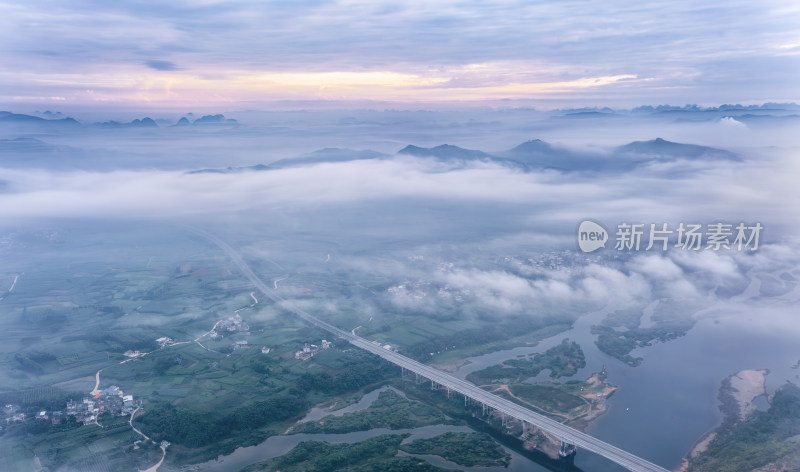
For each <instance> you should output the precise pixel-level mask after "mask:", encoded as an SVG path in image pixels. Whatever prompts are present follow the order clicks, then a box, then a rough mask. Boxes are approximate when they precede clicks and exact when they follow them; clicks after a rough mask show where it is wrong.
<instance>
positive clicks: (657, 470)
mask: <svg viewBox="0 0 800 472" xmlns="http://www.w3.org/2000/svg"><path fill="white" fill-rule="evenodd" d="M193 231H195V232H196V233H198V234H200V235H201V236H203V237H204V238H206V239H208V240H210V241H212V242H213V243H214V244H216V245H217V246H219V247H220V248H221V249H222V250H223V251H225V253H226V254H227V255H228V256H229V257H230V258H231V260H232V261H233V263H234V264H236V266H237V267H238V268H239V270H241V271H242V273H243V274H244V275H245V276H246V277H247V278H248V279H250V281H251V282H252V283H253V285H255V286H256V288H258V289H259V290H260V291H261V292H262V293H263V294H264V295H265V296H267V297H268V298H270V299H271V300H273V301H274V302H276V303H282V304H283V302H285V300H284V299H283V298H282V297H281V296H280V295H278V294H277V293H275V291H274V290H272V289H271V288H270V287H268V286H267V285H266V284H265V283H264V282H262V281H261V279H260V278H258V276H257V275H256V274H255V273H254V272H253V271H252V270H251V269H250V266H248V265H247V263H245V262H244V260H243V259H242V257H241V256H240V255H239V253H238V252H236V251H235V250H234V249H233V248H232V247H231V246H230V245H228V244H227V243H226V242H225V241H223V240H221V239H219V238H218V237H216V236H214V235H212V234H209V233H206V232H205V231H201V230H197V229H193ZM283 307H284V308H285V309H287V310H289V311H291V312H292V313H294V314H296V315H297V316H299V317H300V318H302V319H304V320H305V321H307V322H309V323H311V324H313V325H315V326H318V327H319V328H322V329H324V330H325V331H328V332H330V333H332V334H335V335H336V336H339V337H340V338H343V339H346V340H347V341H349V342H350V343H351V344H353V345H355V346H357V347H360V348H361V349H364V350H365V351H369V352H371V353H373V354H375V355H378V356H380V357H382V358H383V359H386V360H387V361H389V362H391V363H393V364H395V365H398V366H400V367H403V368H405V369H408V370H410V371H411V372H414V373H416V374H419V375H421V376H423V377H425V378H427V379H429V380H431V381H432V382H435V383H437V384H439V385H441V386H443V387H445V388H448V389H450V390H452V391H455V392H458V393H460V394H462V395H464V396H465V397H469V398H471V399H473V400H476V401H478V402H480V403H483V404H484V405H486V406H488V407H491V408H494V409H495V410H498V411H500V412H502V413H505V414H506V415H508V416H511V417H513V418H516V419H518V420H520V421H524V422H526V423H528V424H531V425H533V426H536V427H537V428H539V429H541V430H543V431H545V432H547V433H549V434H551V435H553V436H555V437H556V438H558V439H560V440H562V441H564V442H566V443H569V444H574V445H575V446H578V447H580V448H583V449H586V450H587V451H592V452H594V453H596V454H599V455H601V456H603V457H605V458H607V459H609V460H611V461H613V462H616V463H617V464H619V465H621V466H622V467H625V468H626V469H628V470H632V471H634V472H668V471H667V469H664V468H663V467H660V466H658V465H656V464H653V463H652V462H648V461H646V460H644V459H642V458H641V457H639V456H636V455H634V454H631V453H629V452H626V451H623V450H622V449H619V448H618V447H615V446H612V445H611V444H608V443H606V442H604V441H601V440H599V439H597V438H595V437H593V436H590V435H588V434H586V433H583V432H581V431H578V430H576V429H573V428H571V427H569V426H566V425H563V424H561V423H559V422H558V421H555V420H553V419H550V418H548V417H546V416H544V415H541V414H539V413H536V412H534V411H531V410H529V409H527V408H525V407H523V406H521V405H518V404H516V403H514V402H511V401H509V400H506V399H505V398H502V397H498V396H497V395H494V394H492V393H489V392H487V391H485V390H483V389H481V388H478V387H476V386H475V385H473V384H471V383H469V382H466V381H464V380H461V379H459V378H456V377H453V376H452V375H450V374H448V373H446V372H442V371H440V370H439V369H436V368H434V367H431V366H429V365H425V364H422V363H420V362H417V361H415V360H413V359H410V358H408V357H406V356H403V355H402V354H398V353H396V352H393V351H390V350H388V349H384V348H382V347H381V346H378V345H376V344H373V343H372V342H370V341H368V340H366V339H364V338H361V337H359V336H356V335H355V334H353V333H350V332H347V331H345V330H342V329H339V328H337V327H336V326H333V325H332V324H329V323H326V322H324V321H322V320H320V319H319V318H317V317H315V316H313V315H311V314H309V313H307V312H305V311H303V310H301V309H300V308H297V307H295V306H291V305H289V304H283Z"/></svg>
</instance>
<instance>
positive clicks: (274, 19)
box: [0, 0, 800, 105]
mask: <svg viewBox="0 0 800 472" xmlns="http://www.w3.org/2000/svg"><path fill="white" fill-rule="evenodd" d="M0 13H2V14H0V18H2V20H0V42H2V44H4V45H5V47H4V48H3V51H2V53H0V54H2V59H3V63H4V64H5V65H6V67H5V68H4V71H3V72H2V73H0V88H1V89H2V90H4V91H5V93H4V95H3V97H2V98H0V99H2V100H4V101H12V100H14V97H19V98H20V99H23V101H25V100H27V101H30V100H31V99H32V98H35V97H42V100H46V97H52V96H60V97H65V99H66V100H67V101H69V102H73V103H75V102H79V103H93V102H95V101H97V100H101V101H113V102H123V103H136V102H142V101H150V102H156V103H158V102H164V103H170V104H172V105H175V104H186V103H196V102H198V101H200V102H205V103H211V102H215V103H229V102H253V101H258V100H275V99H281V98H306V99H315V98H325V99H341V98H350V99H352V98H353V97H355V96H360V97H361V98H369V99H392V100H408V99H417V100H422V101H424V100H433V99H439V100H464V99H470V98H472V99H485V98H496V97H507V98H519V97H527V98H537V97H547V96H554V97H558V98H570V97H571V98H575V97H583V98H590V99H600V98H601V97H602V99H604V100H609V101H615V100H616V101H619V100H626V101H627V103H631V102H632V101H636V102H640V103H641V102H654V101H655V102H665V101H679V102H684V103H685V102H698V103H708V102H712V103H719V102H726V101H752V100H768V99H776V100H780V99H784V100H786V99H796V97H797V95H796V92H797V87H796V80H794V78H795V77H796V76H797V72H798V68H799V67H800V54H797V52H796V49H797V48H796V47H794V46H793V45H794V44H795V43H796V35H795V30H796V25H797V23H798V15H800V13H798V12H797V11H796V10H792V9H788V10H787V9H786V8H785V4H784V3H783V2H779V1H772V2H766V3H765V2H760V3H753V2H738V1H737V2H723V1H714V2H705V3H704V4H703V6H702V7H697V6H696V5H695V4H693V3H691V2H660V1H659V2H650V3H648V4H647V5H642V4H641V2H633V1H630V0H617V1H615V2H611V3H609V2H603V3H597V2H589V1H585V0H573V1H568V2H549V3H541V2H539V3H530V2H510V3H509V2H489V3H486V2H467V3H463V2H459V3H455V2H434V3H431V2H407V3H405V4H403V5H394V6H389V5H383V4H374V3H373V2H360V1H358V2H349V1H348V2H339V1H321V2H292V3H288V4H286V3H280V2H266V3H255V4H254V3H252V2H224V3H217V2H207V3H198V2H172V3H170V4H169V5H166V4H163V3H152V2H136V3H135V4H128V3H123V4H116V3H113V4H110V3H108V2H96V1H89V0H86V1H80V2H70V3H69V4H52V3H49V2H25V3H24V4H22V3H19V4H8V3H7V4H4V5H2V6H0ZM742 32H746V34H747V41H741V34H742ZM153 57H158V58H159V59H158V60H154V59H153ZM174 64H181V68H182V69H185V70H183V71H177V70H176V66H174ZM754 69H757V70H758V73H753V70H754ZM76 70H78V71H80V72H79V73H74V72H73V73H68V71H76ZM298 73H304V74H309V75H308V76H307V77H308V78H309V80H311V81H312V82H313V87H309V88H297V86H296V85H294V86H286V85H283V84H281V83H280V81H278V82H274V81H271V80H265V81H253V80H250V79H248V78H252V77H259V76H261V77H280V76H281V74H298ZM331 74H334V75H336V74H345V75H348V76H349V77H351V78H352V80H351V81H348V82H346V83H341V82H340V85H342V87H336V86H333V87H332V85H335V83H334V84H332V83H331V82H330V78H331ZM375 74H382V75H388V76H391V75H395V76H397V77H411V78H413V80H412V81H411V82H408V81H400V82H396V81H391V82H389V83H382V85H383V86H382V87H377V88H376V87H372V86H369V85H364V84H363V83H362V82H363V80H364V78H370V77H372V76H374V75H375ZM620 77H626V78H628V79H627V80H611V79H610V78H620ZM634 77H635V78H636V79H635V80H633V78H634ZM443 83H444V84H446V85H445V86H443V85H442V84H443ZM410 84H417V85H411V86H409V85H410ZM551 84H561V85H560V86H558V87H553V86H552V85H551ZM242 85H245V86H246V87H245V88H246V91H247V94H243V93H240V92H237V90H240V87H241V86H242ZM432 88H433V89H439V91H438V94H437V93H434V92H433V91H432V90H431V89H432Z"/></svg>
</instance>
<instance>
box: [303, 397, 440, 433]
mask: <svg viewBox="0 0 800 472" xmlns="http://www.w3.org/2000/svg"><path fill="white" fill-rule="evenodd" d="M446 421H447V420H446V418H445V416H444V415H443V414H442V412H441V411H439V410H438V409H436V408H434V407H432V406H430V405H426V404H424V403H420V402H417V401H412V400H409V399H408V398H405V397H403V396H401V395H399V394H398V393H396V392H395V391H394V390H385V391H383V392H381V393H380V395H378V398H377V399H376V400H375V401H374V402H372V405H370V406H369V408H366V409H364V410H361V411H356V412H353V413H345V414H343V415H342V416H332V415H329V416H326V417H324V418H322V420H321V421H307V422H305V423H301V424H299V425H297V426H296V427H295V428H294V429H293V430H292V433H326V434H341V433H350V432H353V431H368V430H370V429H373V428H388V429H405V428H416V427H419V426H428V425H434V424H443V423H446Z"/></svg>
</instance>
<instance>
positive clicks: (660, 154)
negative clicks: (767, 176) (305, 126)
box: [189, 138, 741, 173]
mask: <svg viewBox="0 0 800 472" xmlns="http://www.w3.org/2000/svg"><path fill="white" fill-rule="evenodd" d="M402 156H413V157H415V158H419V159H434V160H436V161H437V162H440V163H444V164H448V167H449V168H451V169H452V168H458V167H464V166H466V165H469V164H470V163H475V162H484V163H495V164H498V165H502V166H505V167H509V168H513V169H518V170H522V171H532V170H544V169H553V170H558V171H562V172H625V171H630V170H633V169H635V168H638V167H642V166H645V165H648V164H651V163H666V162H676V161H680V160H687V161H703V162H706V161H719V160H725V161H732V162H737V161H741V158H740V157H739V156H737V155H736V154H734V153H732V152H729V151H725V150H723V149H717V148H712V147H706V146H698V145H695V144H683V143H674V142H671V141H667V140H664V139H661V138H656V139H654V140H651V141H635V142H632V143H629V144H626V145H624V146H619V147H617V148H615V149H614V150H613V151H612V152H611V153H610V154H601V153H595V154H592V153H589V152H576V151H572V150H569V149H565V148H560V147H556V146H553V145H551V144H549V143H547V142H545V141H542V140H539V139H534V140H531V141H526V142H524V143H522V144H520V145H518V146H516V147H514V148H511V149H509V150H507V151H501V152H498V153H488V152H485V151H480V150H476V149H464V148H461V147H458V146H453V145H450V144H442V145H440V146H436V147H431V148H424V147H419V146H414V145H408V146H406V147H404V148H403V149H401V150H399V151H398V152H397V157H402ZM391 158H393V156H391V155H388V154H384V153H380V152H377V151H372V150H361V151H354V150H350V149H339V148H326V149H321V150H318V151H314V152H312V153H310V154H307V155H305V156H301V157H297V158H291V159H281V160H278V161H275V162H273V163H270V164H258V165H254V166H247V167H228V168H226V169H200V170H195V171H190V172H189V173H235V172H247V171H267V170H275V169H286V168H292V167H306V166H312V165H317V164H323V163H340V162H352V161H363V160H374V159H391Z"/></svg>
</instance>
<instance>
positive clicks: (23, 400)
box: [0, 387, 85, 412]
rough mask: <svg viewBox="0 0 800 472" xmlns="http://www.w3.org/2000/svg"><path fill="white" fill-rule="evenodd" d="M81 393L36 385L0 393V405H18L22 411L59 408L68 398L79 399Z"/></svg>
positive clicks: (63, 405)
mask: <svg viewBox="0 0 800 472" xmlns="http://www.w3.org/2000/svg"><path fill="white" fill-rule="evenodd" d="M83 395H85V394H83V393H80V392H68V391H66V390H62V389H60V388H57V387H37V388H31V389H27V390H17V391H15V392H6V393H2V394H0V406H5V405H19V406H20V407H21V408H22V411H23V412H28V411H37V412H38V411H41V410H61V409H63V408H64V407H65V406H66V403H67V401H69V400H70V399H73V398H74V399H79V398H81V397H82V396H83Z"/></svg>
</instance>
